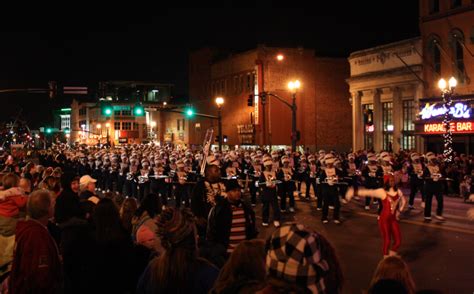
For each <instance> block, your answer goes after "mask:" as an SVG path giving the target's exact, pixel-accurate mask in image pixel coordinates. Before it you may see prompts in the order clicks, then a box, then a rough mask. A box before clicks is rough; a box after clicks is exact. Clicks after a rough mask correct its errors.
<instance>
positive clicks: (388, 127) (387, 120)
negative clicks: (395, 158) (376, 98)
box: [382, 102, 393, 151]
mask: <svg viewBox="0 0 474 294" xmlns="http://www.w3.org/2000/svg"><path fill="white" fill-rule="evenodd" d="M382 130H383V149H384V150H387V151H391V150H392V142H393V102H384V103H382Z"/></svg>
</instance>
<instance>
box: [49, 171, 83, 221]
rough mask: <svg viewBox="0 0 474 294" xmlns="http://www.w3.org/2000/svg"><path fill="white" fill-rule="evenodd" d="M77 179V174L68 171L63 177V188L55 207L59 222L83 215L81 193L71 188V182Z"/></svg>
mask: <svg viewBox="0 0 474 294" xmlns="http://www.w3.org/2000/svg"><path fill="white" fill-rule="evenodd" d="M76 179H77V176H76V175H75V174H67V173H66V174H64V175H63V176H62V177H61V187H62V188H63V190H62V191H61V193H60V194H59V195H58V198H57V199H56V205H55V207H54V219H55V221H56V223H58V224H61V223H64V222H66V221H68V220H69V219H71V218H72V217H81V216H82V211H81V207H80V199H79V195H77V193H75V192H74V191H72V190H71V183H72V181H74V180H76Z"/></svg>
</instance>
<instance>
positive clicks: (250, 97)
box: [247, 94, 254, 106]
mask: <svg viewBox="0 0 474 294" xmlns="http://www.w3.org/2000/svg"><path fill="white" fill-rule="evenodd" d="M253 100H254V96H253V94H250V95H249V97H248V98H247V106H253Z"/></svg>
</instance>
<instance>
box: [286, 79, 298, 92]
mask: <svg viewBox="0 0 474 294" xmlns="http://www.w3.org/2000/svg"><path fill="white" fill-rule="evenodd" d="M300 87H301V83H300V81H298V80H295V81H291V82H289V83H288V89H290V91H292V92H296V90H298V89H299V88H300Z"/></svg>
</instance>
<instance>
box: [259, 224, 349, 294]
mask: <svg viewBox="0 0 474 294" xmlns="http://www.w3.org/2000/svg"><path fill="white" fill-rule="evenodd" d="M266 247H267V260H266V263H267V273H268V283H267V286H266V287H265V288H264V289H263V290H262V291H260V292H257V293H262V294H271V293H342V284H343V275H342V271H341V267H340V265H339V261H338V259H337V257H336V254H335V251H334V248H333V247H332V246H331V244H330V243H329V242H328V241H327V240H326V238H324V237H323V236H322V235H320V234H318V233H316V232H314V231H311V230H309V229H308V228H306V227H305V226H304V225H300V224H296V223H287V224H284V225H283V226H281V227H280V228H278V229H277V230H275V232H274V233H273V234H272V235H271V237H270V239H269V240H268V241H267V245H266Z"/></svg>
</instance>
